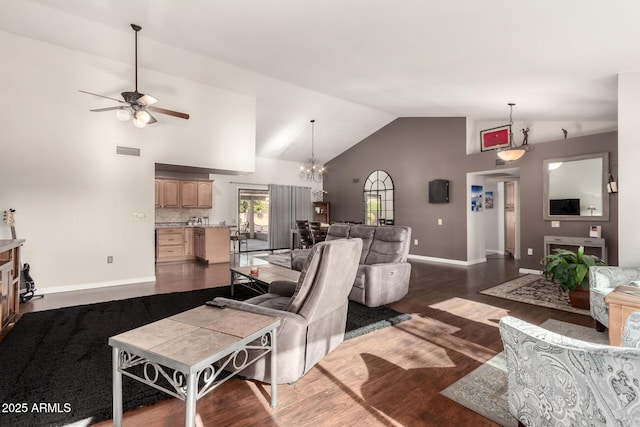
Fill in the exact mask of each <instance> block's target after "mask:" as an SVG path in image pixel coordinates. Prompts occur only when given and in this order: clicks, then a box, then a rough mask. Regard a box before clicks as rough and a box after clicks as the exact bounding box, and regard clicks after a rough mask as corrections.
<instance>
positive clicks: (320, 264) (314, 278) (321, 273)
mask: <svg viewBox="0 0 640 427" xmlns="http://www.w3.org/2000/svg"><path fill="white" fill-rule="evenodd" d="M361 251H362V240H361V239H349V240H334V241H331V242H322V243H318V244H317V245H315V246H314V247H313V248H312V249H311V253H310V255H309V257H308V258H307V260H306V263H305V265H304V267H303V269H302V273H301V274H300V279H299V280H298V282H297V283H295V282H290V281H276V282H273V283H272V284H271V286H269V290H268V293H267V294H264V295H260V296H257V297H255V298H251V299H249V300H246V301H243V302H242V301H235V300H230V299H226V298H216V299H215V300H216V301H219V302H223V303H225V304H226V305H227V306H228V307H231V308H235V309H238V310H245V311H250V312H253V313H259V314H264V315H268V316H274V317H279V318H281V319H282V324H281V326H280V328H279V329H278V331H277V340H278V341H277V344H278V345H277V351H278V354H277V355H278V360H277V368H278V372H277V381H278V383H280V384H282V383H292V382H294V381H296V380H297V379H298V378H300V377H302V376H303V375H304V374H305V373H307V372H308V371H309V369H311V368H312V367H313V366H314V365H315V364H316V363H318V362H319V361H320V360H322V359H323V358H324V356H326V355H327V354H328V353H329V352H331V351H332V350H333V349H335V348H336V347H337V346H338V344H340V343H341V342H342V341H344V331H345V327H346V324H347V308H348V304H349V300H348V296H349V292H350V291H351V287H352V285H353V280H354V279H355V276H356V271H357V269H358V260H359V259H360V253H361ZM270 360H271V355H267V357H264V358H262V359H260V360H258V361H257V362H256V363H254V364H253V365H251V366H248V367H247V368H246V369H244V370H243V371H242V372H241V373H240V375H243V376H245V377H248V378H253V379H256V380H258V381H263V382H267V383H271V372H270Z"/></svg>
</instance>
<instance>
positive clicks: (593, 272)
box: [589, 266, 640, 332]
mask: <svg viewBox="0 0 640 427" xmlns="http://www.w3.org/2000/svg"><path fill="white" fill-rule="evenodd" d="M619 285H628V286H640V268H638V267H611V266H594V267H589V293H590V295H589V298H590V300H589V305H590V309H591V317H593V318H594V319H596V329H597V330H599V331H601V332H602V331H604V330H605V328H608V327H609V310H608V307H607V303H606V302H604V298H605V297H606V296H607V295H609V293H611V291H613V290H614V289H615V288H616V286H619Z"/></svg>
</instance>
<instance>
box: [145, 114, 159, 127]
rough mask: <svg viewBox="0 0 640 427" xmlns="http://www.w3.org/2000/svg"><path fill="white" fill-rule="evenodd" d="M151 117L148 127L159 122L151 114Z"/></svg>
mask: <svg viewBox="0 0 640 427" xmlns="http://www.w3.org/2000/svg"><path fill="white" fill-rule="evenodd" d="M147 113H148V111H147ZM149 117H150V119H149V121H148V122H147V124H148V125H152V124H154V123H155V122H157V120H156V118H155V117H153V116H152V115H151V114H149Z"/></svg>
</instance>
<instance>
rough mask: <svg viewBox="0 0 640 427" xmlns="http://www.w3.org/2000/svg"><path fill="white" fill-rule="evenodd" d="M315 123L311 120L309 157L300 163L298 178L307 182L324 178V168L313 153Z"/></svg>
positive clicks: (319, 180) (320, 180)
mask: <svg viewBox="0 0 640 427" xmlns="http://www.w3.org/2000/svg"><path fill="white" fill-rule="evenodd" d="M315 123H316V121H315V120H311V158H310V159H309V160H307V162H306V163H304V164H302V165H300V179H302V180H304V181H309V182H311V181H315V182H322V181H323V180H324V175H325V172H326V169H325V168H324V166H323V165H321V164H319V163H318V161H317V160H316V156H315V153H314V143H315V141H314V139H315V138H314V137H315V135H314V133H315Z"/></svg>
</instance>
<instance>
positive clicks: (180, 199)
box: [155, 178, 213, 209]
mask: <svg viewBox="0 0 640 427" xmlns="http://www.w3.org/2000/svg"><path fill="white" fill-rule="evenodd" d="M212 201H213V181H208V180H182V179H169V178H156V180H155V207H156V208H185V209H196V208H197V209H211V207H212V206H213V203H212Z"/></svg>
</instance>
